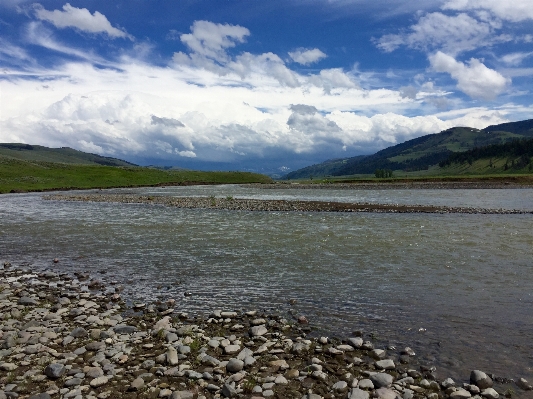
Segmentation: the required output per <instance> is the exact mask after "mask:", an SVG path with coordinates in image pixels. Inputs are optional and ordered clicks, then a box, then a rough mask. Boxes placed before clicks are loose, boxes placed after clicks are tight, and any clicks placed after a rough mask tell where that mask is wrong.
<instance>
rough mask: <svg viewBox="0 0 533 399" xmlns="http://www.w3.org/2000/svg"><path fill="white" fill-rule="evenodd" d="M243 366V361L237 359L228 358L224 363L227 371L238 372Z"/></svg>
mask: <svg viewBox="0 0 533 399" xmlns="http://www.w3.org/2000/svg"><path fill="white" fill-rule="evenodd" d="M243 368H244V362H243V361H242V360H239V359H229V361H228V363H227V364H226V370H227V371H228V372H229V373H232V374H233V373H238V372H239V371H241V370H242V369H243Z"/></svg>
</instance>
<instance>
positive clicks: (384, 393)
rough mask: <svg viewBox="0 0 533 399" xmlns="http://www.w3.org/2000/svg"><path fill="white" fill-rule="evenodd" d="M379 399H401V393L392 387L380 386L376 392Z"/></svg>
mask: <svg viewBox="0 0 533 399" xmlns="http://www.w3.org/2000/svg"><path fill="white" fill-rule="evenodd" d="M374 395H376V398H377V399H401V397H400V395H398V393H397V392H395V391H393V390H392V389H388V388H379V389H376V391H375V392H374Z"/></svg>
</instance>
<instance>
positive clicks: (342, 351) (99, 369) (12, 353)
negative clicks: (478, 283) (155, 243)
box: [0, 262, 531, 399]
mask: <svg viewBox="0 0 533 399" xmlns="http://www.w3.org/2000/svg"><path fill="white" fill-rule="evenodd" d="M51 266H52V265H51ZM58 269H59V268H58V267H55V268H54V266H52V267H51V268H49V269H48V270H46V271H42V272H34V271H31V270H29V269H25V268H19V267H14V266H11V265H10V264H9V263H7V262H6V263H5V264H4V266H1V265H0V276H1V279H0V309H1V312H2V315H3V318H2V321H1V322H0V323H1V327H2V328H1V330H0V348H1V349H0V355H1V356H0V369H1V370H2V371H3V373H2V374H1V375H2V376H1V377H0V398H2V397H9V398H12V397H19V398H21V399H23V398H31V399H46V398H49V397H53V398H77V397H80V398H81V397H83V398H88V399H94V398H98V399H106V398H137V397H139V398H156V397H166V398H168V397H170V398H172V399H180V398H182V399H183V398H188V399H212V398H220V397H240V398H262V397H272V398H297V399H300V398H309V399H319V398H329V399H333V398H353V399H356V398H357V399H359V398H369V397H378V398H382V399H387V398H393V399H394V398H397V397H401V398H403V399H418V398H429V399H438V398H469V397H472V398H481V397H484V398H497V397H502V395H505V394H510V393H511V392H515V394H516V395H526V394H527V393H526V392H525V390H526V389H528V390H529V389H531V385H530V384H529V383H528V382H527V381H525V380H521V379H519V376H515V378H516V380H515V381H516V383H515V382H514V381H512V380H510V379H507V378H501V377H498V376H494V375H492V376H491V375H487V374H486V373H483V372H476V373H474V372H473V373H472V375H471V376H470V379H469V376H464V381H463V382H460V381H453V380H451V379H449V378H445V376H441V375H439V373H438V370H437V371H436V370H435V369H434V367H432V366H431V365H422V364H420V363H419V362H418V361H417V356H416V354H415V353H414V352H413V351H412V350H410V349H409V348H392V347H389V348H381V347H374V344H373V343H372V342H371V341H370V340H369V339H370V338H369V337H365V336H364V334H363V333H362V332H359V331H356V332H354V334H353V336H351V337H347V338H344V339H342V340H337V339H328V338H326V337H321V338H317V339H308V337H307V333H308V332H309V331H310V330H311V327H312V324H309V323H308V321H307V319H306V318H305V316H303V315H298V316H295V317H294V319H290V320H288V319H286V318H284V317H283V315H279V314H264V313H261V312H258V311H256V310H250V311H247V312H245V311H243V312H240V311H234V310H232V309H227V310H224V311H222V310H211V312H210V314H209V316H208V317H199V316H198V317H191V316H189V315H187V314H184V313H182V312H180V310H179V309H178V306H179V305H178V303H177V301H176V299H175V298H167V299H166V300H164V301H162V302H156V303H143V304H140V303H137V304H132V305H131V306H128V304H127V302H125V301H124V298H121V295H120V292H122V287H121V286H120V284H119V283H118V282H111V283H110V285H109V286H105V285H104V283H103V282H102V281H99V280H97V279H94V278H91V276H89V275H88V274H86V273H76V276H71V275H69V274H67V273H62V272H60V270H58ZM206 305H207V304H206ZM206 307H207V306H206ZM488 371H490V370H488ZM2 394H4V395H3V396H2ZM38 394H40V396H36V395H38ZM47 395H48V396H47ZM79 395H82V396H79ZM513 397H520V396H515V395H513ZM524 397H525V396H524Z"/></svg>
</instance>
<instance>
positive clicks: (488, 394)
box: [481, 388, 500, 399]
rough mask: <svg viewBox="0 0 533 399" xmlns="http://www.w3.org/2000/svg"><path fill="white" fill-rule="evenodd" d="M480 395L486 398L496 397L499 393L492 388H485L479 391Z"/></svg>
mask: <svg viewBox="0 0 533 399" xmlns="http://www.w3.org/2000/svg"><path fill="white" fill-rule="evenodd" d="M481 396H483V397H484V398H486V399H498V398H499V397H500V395H499V394H498V392H496V391H495V390H494V389H493V388H486V389H484V390H483V391H481Z"/></svg>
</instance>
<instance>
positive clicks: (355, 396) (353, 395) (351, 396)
mask: <svg viewBox="0 0 533 399" xmlns="http://www.w3.org/2000/svg"><path fill="white" fill-rule="evenodd" d="M369 397H370V395H369V394H368V392H367V391H363V390H362V389H359V388H352V389H351V390H350V392H349V393H348V399H369Z"/></svg>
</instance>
